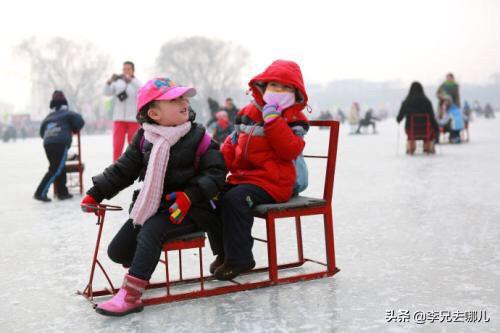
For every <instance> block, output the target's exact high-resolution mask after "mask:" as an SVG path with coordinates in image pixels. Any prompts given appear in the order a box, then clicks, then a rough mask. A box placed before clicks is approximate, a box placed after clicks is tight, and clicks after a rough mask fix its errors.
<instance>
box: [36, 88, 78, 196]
mask: <svg viewBox="0 0 500 333" xmlns="http://www.w3.org/2000/svg"><path fill="white" fill-rule="evenodd" d="M50 109H51V112H50V113H49V115H48V116H47V117H45V119H44V120H43V121H42V124H41V126H40V136H41V137H42V138H43V148H44V149H45V154H46V155H47V159H48V160H49V163H50V164H49V170H48V171H47V172H46V173H45V176H44V177H43V179H42V181H41V182H40V184H39V185H38V188H37V189H36V191H35V195H34V196H33V197H34V198H35V199H36V200H39V201H43V202H49V201H51V200H50V199H49V198H48V197H47V193H48V191H49V188H50V185H52V183H55V186H56V193H57V198H58V199H59V200H66V199H70V198H72V197H73V196H72V195H71V194H70V193H69V192H68V188H67V187H66V170H65V164H66V159H67V157H68V149H69V147H70V146H71V139H72V136H73V133H75V132H78V131H80V130H81V129H82V127H83V125H84V124H85V122H84V121H83V118H82V116H81V115H80V114H78V113H76V112H73V111H69V110H68V101H67V100H66V97H65V96H64V94H63V92H62V91H60V90H56V91H54V93H53V94H52V100H51V101H50Z"/></svg>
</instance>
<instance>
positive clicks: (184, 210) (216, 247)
mask: <svg viewBox="0 0 500 333" xmlns="http://www.w3.org/2000/svg"><path fill="white" fill-rule="evenodd" d="M195 94H196V90H195V89H194V88H190V87H182V86H178V85H176V84H175V83H174V82H172V81H171V80H169V79H167V78H156V79H152V80H150V81H148V82H147V83H146V85H145V86H144V87H142V88H141V90H140V91H139V96H138V104H137V109H138V111H139V112H138V114H137V120H138V121H139V122H140V123H141V124H142V128H141V129H139V130H138V131H137V133H136V135H135V136H134V139H133V141H132V143H131V144H130V145H129V146H128V147H127V150H126V152H125V154H123V155H122V156H120V158H119V159H118V160H117V161H116V162H115V163H114V164H112V165H111V166H109V167H108V168H106V169H105V170H104V172H103V173H102V174H100V175H98V176H96V177H93V178H92V180H93V182H94V186H93V187H92V188H91V189H90V190H88V192H87V196H86V197H85V198H84V199H83V201H82V209H83V210H84V211H85V212H92V211H93V210H92V209H91V208H90V206H89V205H92V206H95V205H96V204H97V203H99V202H101V201H102V200H103V199H110V198H112V197H114V196H115V195H116V194H118V192H120V191H121V190H123V189H125V188H126V187H128V186H130V185H131V184H133V183H134V181H135V180H136V179H137V178H138V179H139V181H144V185H143V186H142V189H141V190H140V191H136V192H134V195H133V201H132V204H131V209H130V218H129V219H128V220H127V221H126V222H125V224H124V225H123V226H122V228H121V229H120V230H119V231H118V233H117V234H116V236H115V237H114V238H113V240H112V241H111V244H110V245H109V247H108V255H109V257H110V258H111V260H113V261H114V262H116V263H119V264H122V265H123V266H125V267H127V268H129V270H128V274H125V277H124V280H123V285H122V287H121V288H120V290H119V291H118V293H117V294H116V295H115V296H114V297H113V298H111V299H110V300H109V301H107V302H103V303H101V304H99V305H98V306H97V308H96V311H97V312H98V313H100V314H102V315H106V316H124V315H126V314H129V313H132V312H139V311H142V309H143V307H144V306H143V304H142V301H141V297H142V293H143V291H144V288H145V287H146V285H147V284H148V281H149V279H150V278H151V275H152V274H153V272H154V270H155V268H156V266H157V264H158V260H159V258H160V255H161V251H162V247H163V243H164V242H165V241H166V240H169V239H172V238H175V237H178V236H181V235H184V234H189V233H192V232H195V231H197V230H199V229H202V230H205V231H207V232H208V236H209V240H210V245H211V247H212V249H213V251H214V254H220V253H222V243H221V240H220V239H217V238H214V235H215V236H217V235H220V233H221V232H220V231H217V232H215V231H214V230H215V229H216V228H220V222H219V219H218V217H217V215H216V214H215V211H214V209H213V208H212V207H211V205H210V203H209V200H210V199H211V198H213V197H214V196H215V195H216V194H217V193H218V192H219V191H220V190H221V189H222V188H223V186H224V181H225V172H226V167H225V164H224V159H223V158H222V154H221V153H220V151H219V145H218V144H217V143H216V142H214V141H211V140H210V138H209V137H208V142H207V143H208V148H206V149H205V151H204V153H203V154H201V155H200V156H198V157H199V160H198V159H197V155H196V154H195V152H196V151H197V149H198V146H200V143H201V142H203V141H205V138H206V135H205V129H204V128H203V126H201V125H197V124H196V123H195V122H193V121H192V118H191V117H190V116H191V113H190V111H189V101H188V97H192V96H194V95H195ZM196 161H198V162H196Z"/></svg>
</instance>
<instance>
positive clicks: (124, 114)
mask: <svg viewBox="0 0 500 333" xmlns="http://www.w3.org/2000/svg"><path fill="white" fill-rule="evenodd" d="M134 72H135V65H134V63H133V62H131V61H125V62H124V63H123V67H122V74H121V75H117V74H113V75H112V76H111V78H110V79H109V80H108V81H107V82H106V85H105V86H104V95H106V96H113V99H112V103H113V162H114V161H116V160H117V159H118V157H120V155H121V154H122V151H123V146H124V145H125V136H126V137H127V142H128V143H129V144H130V142H131V141H132V138H133V137H134V134H135V132H136V131H137V130H138V129H139V127H140V126H139V124H138V123H137V121H136V119H135V116H136V106H137V92H138V91H139V89H140V88H141V82H140V81H139V80H138V79H137V78H136V77H135V76H134Z"/></svg>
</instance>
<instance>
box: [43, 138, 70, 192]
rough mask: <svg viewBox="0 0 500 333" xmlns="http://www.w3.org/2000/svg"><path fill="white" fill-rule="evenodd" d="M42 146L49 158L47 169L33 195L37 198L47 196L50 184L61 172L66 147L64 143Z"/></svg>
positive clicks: (64, 161) (64, 160)
mask: <svg viewBox="0 0 500 333" xmlns="http://www.w3.org/2000/svg"><path fill="white" fill-rule="evenodd" d="M44 148H45V154H46V155H47V159H48V160H49V170H48V171H47V173H46V174H45V176H44V177H43V179H42V181H41V182H40V184H39V185H38V188H37V189H36V192H35V197H37V198H45V197H47V193H48V192H49V188H50V185H52V183H53V182H54V181H55V180H56V178H57V177H58V176H59V174H60V173H61V172H62V170H63V169H64V165H65V163H66V155H67V148H66V146H65V145H58V144H51V145H46V146H44Z"/></svg>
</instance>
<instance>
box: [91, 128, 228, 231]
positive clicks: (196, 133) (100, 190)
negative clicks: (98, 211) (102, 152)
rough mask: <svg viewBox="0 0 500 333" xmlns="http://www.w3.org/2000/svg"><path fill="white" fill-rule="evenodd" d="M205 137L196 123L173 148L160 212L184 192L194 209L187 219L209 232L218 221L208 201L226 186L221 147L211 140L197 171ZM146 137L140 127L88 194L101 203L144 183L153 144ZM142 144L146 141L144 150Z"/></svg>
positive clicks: (202, 129)
mask: <svg viewBox="0 0 500 333" xmlns="http://www.w3.org/2000/svg"><path fill="white" fill-rule="evenodd" d="M204 135H205V129H204V128H203V127H202V126H201V125H198V124H196V123H193V126H192V127H191V130H190V131H189V132H188V133H187V134H186V135H185V136H184V137H182V138H181V139H180V140H179V141H178V142H177V143H176V144H175V145H173V146H172V147H171V149H170V158H169V161H168V165H167V171H166V173H165V182H164V187H163V195H162V198H163V199H162V201H161V204H160V207H159V211H162V210H166V209H168V207H170V205H171V204H172V203H173V202H167V201H166V200H165V199H164V198H165V195H166V194H168V193H170V192H185V193H186V194H187V196H188V197H189V199H190V200H191V208H190V209H189V212H188V214H187V217H186V218H190V219H191V220H192V221H193V222H194V223H195V224H196V225H197V226H198V227H199V228H200V229H202V230H207V229H208V227H207V225H208V224H209V223H213V220H212V219H216V218H217V216H216V215H215V211H214V210H213V208H212V207H211V204H210V202H209V201H210V199H212V198H213V197H215V196H216V195H217V194H218V193H219V191H220V190H221V189H222V188H223V186H224V183H225V180H226V165H225V162H224V158H223V157H222V154H221V153H220V151H219V145H218V144H217V143H216V142H215V141H212V142H211V144H210V146H209V147H208V149H207V151H206V152H205V153H204V154H203V155H202V156H201V158H200V161H199V165H198V168H195V165H194V161H195V155H196V149H197V148H198V145H199V143H200V142H201V140H202V138H203V136H204ZM143 136H144V130H143V129H142V128H141V129H139V130H138V131H137V133H136V135H135V136H134V138H133V140H132V142H131V144H130V145H129V146H128V147H127V150H126V151H125V153H124V154H123V155H122V156H121V157H120V158H119V159H118V160H117V161H116V162H115V163H114V164H112V165H110V166H109V167H107V168H106V169H105V170H104V172H103V173H102V174H100V175H97V176H95V177H92V181H93V182H94V186H93V187H92V188H91V189H90V190H88V191H87V194H89V195H91V196H92V197H93V198H94V199H96V200H97V201H99V202H100V201H101V200H103V199H111V198H112V197H114V196H115V195H116V194H118V192H120V191H121V190H123V189H125V188H126V187H128V186H130V185H132V184H133V183H134V181H135V180H136V179H139V181H143V180H144V177H145V175H146V169H147V165H148V162H149V157H150V154H151V149H152V147H153V144H152V143H150V142H147V141H143V139H142V138H143ZM141 141H143V142H144V143H143V144H142V147H141ZM139 192H140V190H137V191H135V192H134V195H133V198H132V204H131V205H130V210H131V209H132V207H133V205H134V203H135V200H136V199H137V196H138V195H139ZM130 210H129V211H130Z"/></svg>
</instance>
